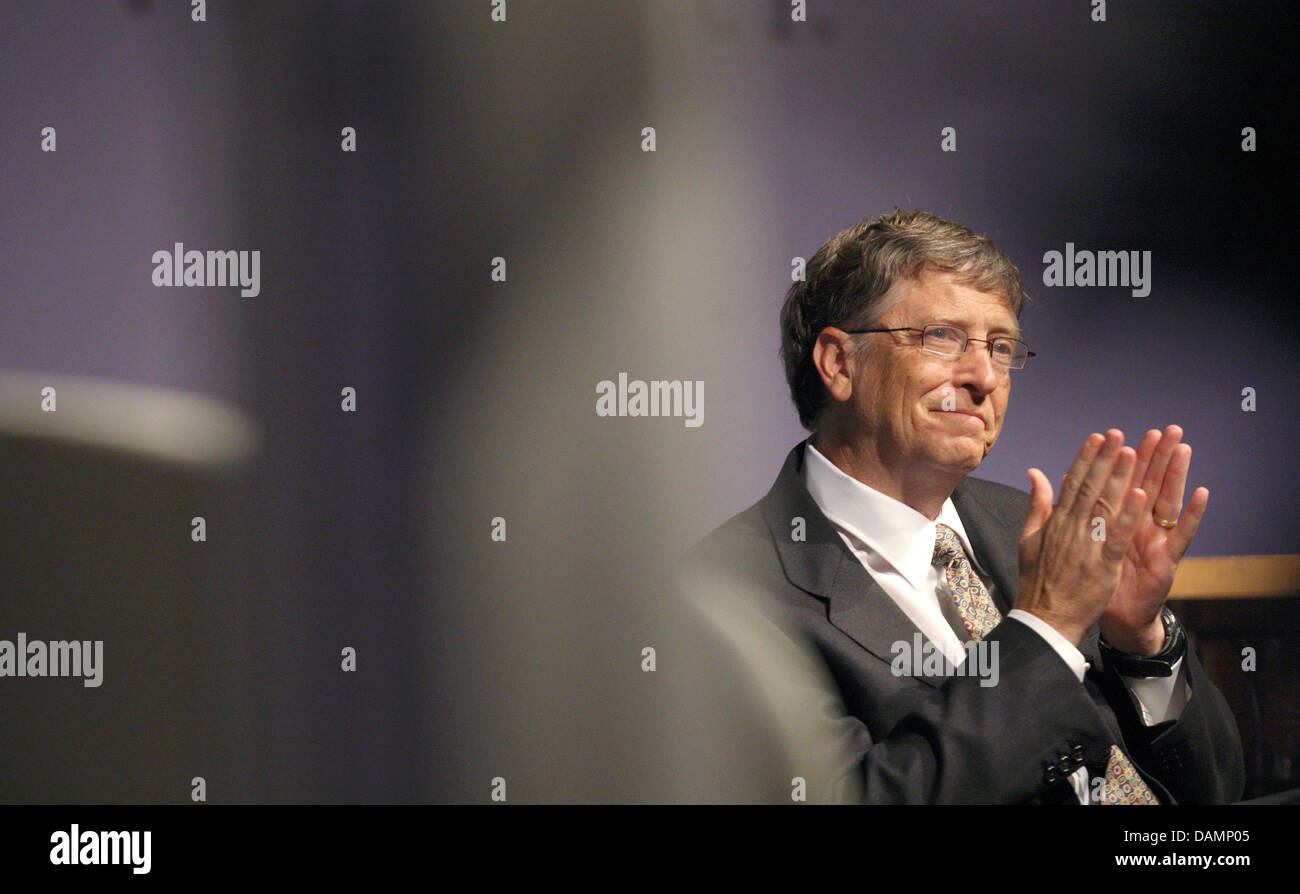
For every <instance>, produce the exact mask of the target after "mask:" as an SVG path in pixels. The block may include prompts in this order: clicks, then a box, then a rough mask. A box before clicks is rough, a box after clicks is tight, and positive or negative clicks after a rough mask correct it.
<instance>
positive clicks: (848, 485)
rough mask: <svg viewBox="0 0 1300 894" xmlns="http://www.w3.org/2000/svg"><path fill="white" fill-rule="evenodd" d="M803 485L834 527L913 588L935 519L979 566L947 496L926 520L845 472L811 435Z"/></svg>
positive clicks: (924, 569)
mask: <svg viewBox="0 0 1300 894" xmlns="http://www.w3.org/2000/svg"><path fill="white" fill-rule="evenodd" d="M804 485H805V486H806V487H807V488H808V493H809V494H810V495H811V496H812V498H813V501H814V502H815V503H816V504H817V506H818V508H820V509H821V511H822V513H823V514H824V515H825V516H826V518H827V519H829V520H830V522H831V523H832V524H833V525H834V526H835V527H836V528H837V529H839V530H840V531H841V532H843V533H845V534H847V535H849V536H850V537H851V538H853V539H854V540H857V541H858V542H859V544H861V545H862V546H865V547H866V548H867V549H868V550H871V551H873V552H875V553H877V554H878V555H879V556H880V558H882V559H884V560H885V561H886V562H888V563H889V564H890V565H891V566H892V567H893V568H894V570H895V571H897V572H898V573H899V574H900V575H902V576H903V577H904V578H905V579H906V580H907V582H908V583H910V584H911V585H912V586H913V587H915V588H916V589H918V590H919V589H921V587H922V586H924V583H925V576H926V574H927V573H928V571H929V568H930V565H931V560H932V559H933V558H934V538H935V525H936V523H939V522H941V523H943V524H945V525H947V526H948V527H950V528H952V529H953V530H954V531H956V532H957V536H958V537H959V538H960V539H961V543H962V546H963V547H964V548H965V550H966V555H967V556H969V557H970V558H971V561H972V563H973V564H975V565H976V567H977V568H978V567H979V566H978V563H976V562H975V561H974V557H975V551H974V550H973V549H972V548H971V544H970V540H969V539H968V538H967V537H966V529H965V527H963V526H962V523H961V517H960V516H958V515H957V507H956V506H954V505H953V502H952V498H951V497H950V498H948V499H946V500H944V501H943V507H942V508H941V509H940V510H939V517H938V518H937V519H935V521H930V519H928V518H926V517H925V516H924V515H922V514H921V513H919V512H917V511H916V510H915V509H913V508H912V507H911V506H908V505H907V504H906V503H902V502H900V501H898V500H895V499H894V498H893V497H888V496H886V495H885V494H882V493H881V492H880V491H878V490H876V489H875V488H872V487H869V486H868V485H866V484H863V483H862V482H861V481H859V480H857V479H856V478H853V477H851V476H849V475H847V474H845V473H844V472H843V471H842V470H841V469H840V468H839V467H838V466H836V465H835V464H834V463H832V462H831V461H830V460H828V459H827V458H826V457H825V456H823V455H822V454H821V452H820V451H818V450H817V448H816V447H814V446H813V445H812V441H811V440H810V441H808V443H807V445H806V447H805V449H804Z"/></svg>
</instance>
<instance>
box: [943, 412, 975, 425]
mask: <svg viewBox="0 0 1300 894" xmlns="http://www.w3.org/2000/svg"><path fill="white" fill-rule="evenodd" d="M936 412H939V413H944V414H946V415H949V416H969V417H970V418H971V419H974V420H976V421H977V422H979V424H980V425H984V417H983V416H981V415H979V414H978V413H971V412H968V411H966V410H937V411H936Z"/></svg>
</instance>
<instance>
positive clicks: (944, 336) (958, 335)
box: [921, 326, 966, 354]
mask: <svg viewBox="0 0 1300 894" xmlns="http://www.w3.org/2000/svg"><path fill="white" fill-rule="evenodd" d="M921 346H922V347H923V348H926V349H927V350H930V351H937V352H938V353H940V354H961V353H963V352H964V351H965V350H966V333H965V332H963V331H962V330H960V329H957V328H955V327H953V326H926V327H925V330H924V331H923V332H922V333H921Z"/></svg>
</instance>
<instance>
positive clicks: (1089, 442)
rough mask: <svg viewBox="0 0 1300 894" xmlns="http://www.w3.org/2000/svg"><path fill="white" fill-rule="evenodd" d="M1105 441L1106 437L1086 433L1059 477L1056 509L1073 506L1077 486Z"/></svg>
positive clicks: (1077, 490) (1065, 509)
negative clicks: (1059, 494)
mask: <svg viewBox="0 0 1300 894" xmlns="http://www.w3.org/2000/svg"><path fill="white" fill-rule="evenodd" d="M1105 443H1106V438H1105V437H1104V436H1103V435H1099V434H1097V433H1096V432H1093V433H1092V434H1090V435H1088V437H1087V438H1086V439H1085V440H1084V442H1083V447H1082V448H1080V450H1079V455H1078V456H1076V457H1075V458H1074V462H1072V463H1071V464H1070V468H1069V470H1068V471H1066V473H1065V477H1064V478H1062V479H1061V501H1060V502H1059V503H1058V504H1057V505H1056V508H1057V509H1058V510H1061V511H1064V512H1069V511H1070V509H1071V508H1072V507H1073V506H1074V500H1075V497H1076V496H1077V495H1078V493H1079V486H1080V485H1082V484H1083V481H1084V479H1085V478H1087V476H1088V470H1089V469H1090V468H1092V464H1093V462H1095V461H1096V459H1097V455H1098V454H1099V453H1100V452H1101V449H1102V447H1103V446H1104V445H1105Z"/></svg>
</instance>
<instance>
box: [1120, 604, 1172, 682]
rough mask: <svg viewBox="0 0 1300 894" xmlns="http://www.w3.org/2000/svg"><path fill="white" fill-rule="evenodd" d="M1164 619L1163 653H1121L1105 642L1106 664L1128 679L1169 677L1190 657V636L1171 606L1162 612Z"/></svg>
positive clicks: (1161, 615) (1161, 651)
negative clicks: (1178, 665) (1186, 655)
mask: <svg viewBox="0 0 1300 894" xmlns="http://www.w3.org/2000/svg"><path fill="white" fill-rule="evenodd" d="M1160 620H1161V621H1162V622H1163V623H1164V625H1165V644H1164V647H1163V648H1162V649H1161V650H1160V651H1159V652H1157V653H1156V654H1154V655H1136V654H1133V653H1132V652H1121V651H1119V650H1118V649H1116V648H1114V647H1112V646H1111V645H1110V643H1108V642H1106V640H1104V639H1102V640H1101V642H1100V645H1101V654H1102V657H1103V658H1104V659H1105V660H1106V664H1107V665H1108V666H1110V667H1113V668H1115V670H1117V671H1119V672H1120V673H1121V674H1123V675H1124V676H1126V677H1168V676H1169V675H1170V674H1172V673H1173V672H1174V664H1175V663H1176V662H1177V661H1178V659H1179V658H1182V657H1183V656H1184V655H1185V654H1187V634H1186V633H1184V632H1183V625H1182V624H1179V623H1178V619H1177V618H1176V617H1174V613H1173V612H1171V611H1170V610H1169V606H1165V607H1164V608H1163V609H1162V610H1161V611H1160Z"/></svg>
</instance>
